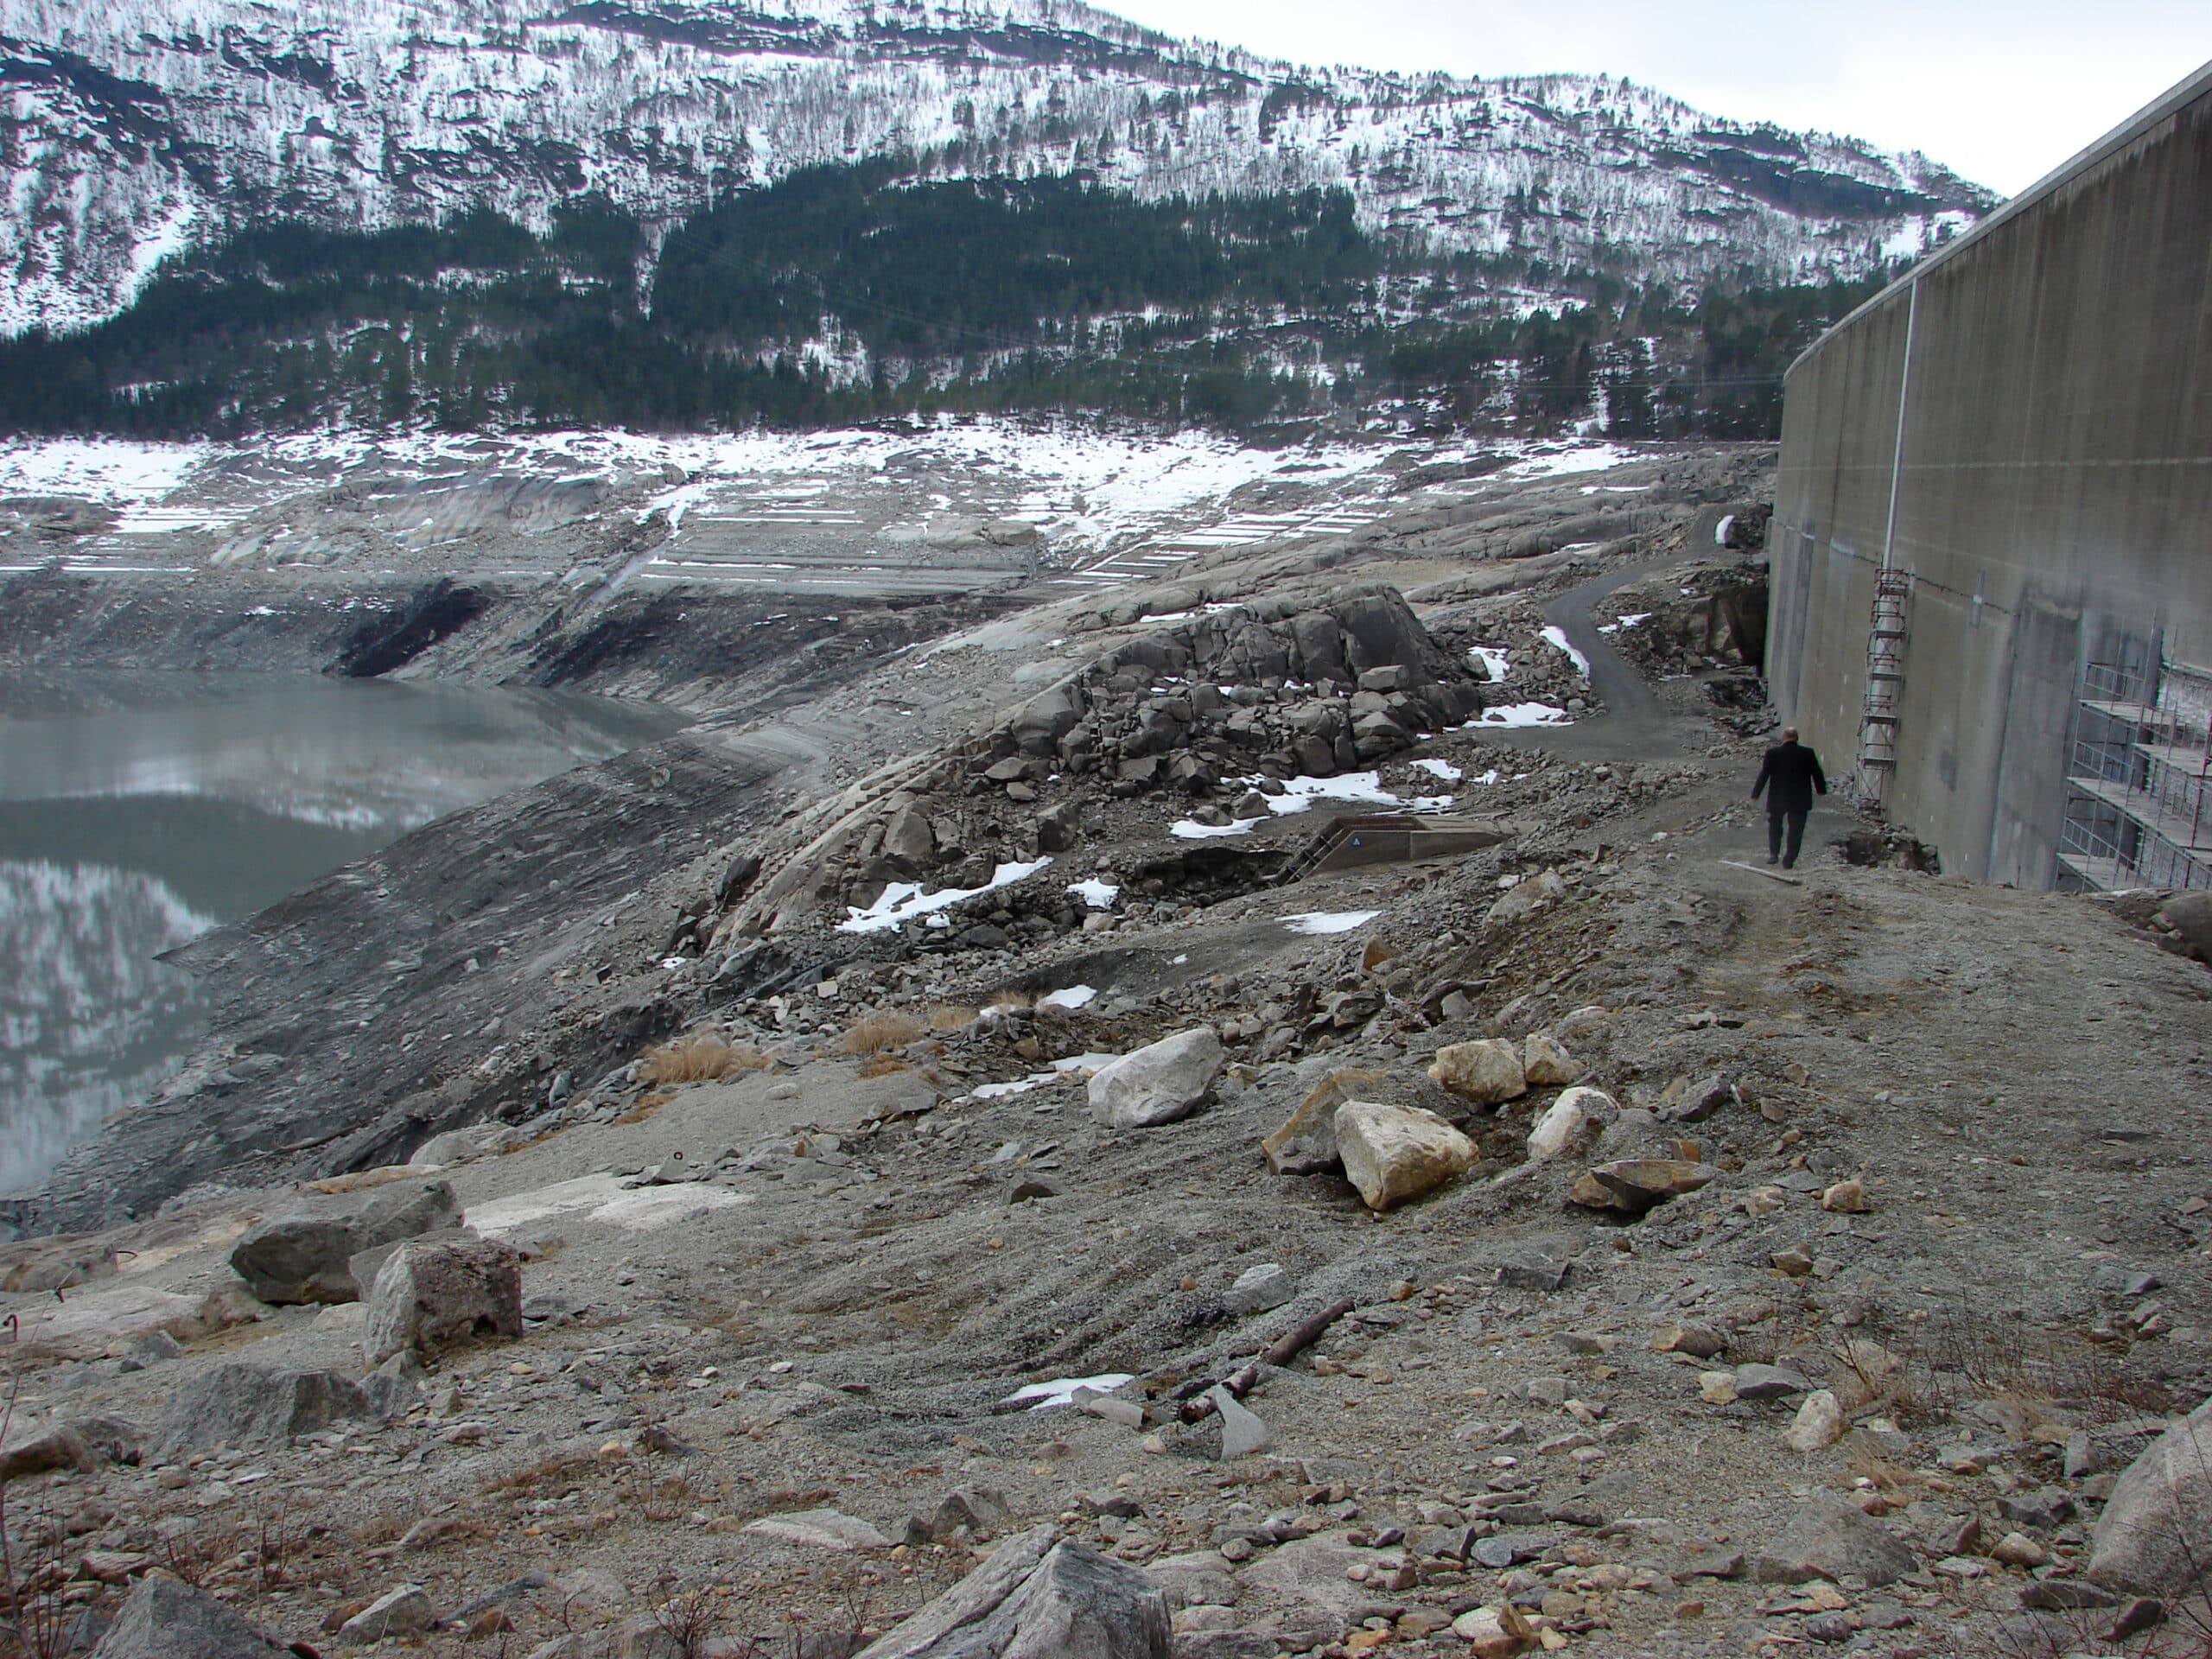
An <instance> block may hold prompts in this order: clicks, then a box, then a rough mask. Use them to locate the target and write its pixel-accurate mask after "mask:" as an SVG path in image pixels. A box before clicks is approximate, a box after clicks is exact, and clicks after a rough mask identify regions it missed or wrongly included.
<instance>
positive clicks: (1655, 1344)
mask: <svg viewBox="0 0 2212 1659" xmlns="http://www.w3.org/2000/svg"><path fill="white" fill-rule="evenodd" d="M1651 1351H1652V1352H1653V1353H1655V1354H1688V1356H1689V1357H1691V1358H1693V1359H1711V1358H1713V1357H1715V1356H1716V1355H1719V1354H1724V1353H1726V1352H1727V1351H1728V1338H1726V1337H1724V1336H1722V1335H1721V1334H1720V1332H1718V1331H1716V1330H1714V1329H1713V1327H1712V1326H1711V1325H1696V1324H1693V1323H1690V1322H1688V1321H1687V1320H1686V1321H1684V1322H1683V1323H1682V1324H1681V1325H1661V1326H1660V1327H1659V1329H1658V1330H1657V1332H1655V1333H1654V1334H1653V1336H1652V1338H1651Z"/></svg>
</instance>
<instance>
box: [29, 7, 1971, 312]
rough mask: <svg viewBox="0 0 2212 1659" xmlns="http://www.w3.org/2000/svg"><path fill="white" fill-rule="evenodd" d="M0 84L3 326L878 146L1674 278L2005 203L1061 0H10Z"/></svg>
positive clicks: (1660, 122) (1859, 162)
mask: <svg viewBox="0 0 2212 1659" xmlns="http://www.w3.org/2000/svg"><path fill="white" fill-rule="evenodd" d="M0 81H4V83H5V86H6V92H7V99H6V107H7V111H8V121H9V125H10V132H9V143H8V144H7V146H6V148H5V149H4V150H0V167H4V168H5V181H6V188H7V206H6V210H5V212H4V213H0V270H5V271H6V272H7V273H8V275H9V277H10V282H9V283H8V284H7V285H6V287H5V288H4V289H0V329H4V330H5V331H7V332H10V333H16V332H21V331H22V330H23V329H25V328H28V327H47V328H49V329H60V328H65V327H76V326H81V325H83V324H86V323H88V322H91V321H97V320H99V318H102V317H105V316H107V315H112V314H113V313H114V312H115V311H117V310H118V309H119V308H122V307H123V306H124V305H125V304H127V303H128V302H129V300H130V297H131V296H132V295H133V294H135V293H136V291H137V289H138V288H139V286H140V285H142V284H143V282H144V280H145V278H146V277H147V276H148V275H149V273H150V272H151V270H153V268H154V266H155V265H156V264H157V263H158V262H159V260H160V258H161V257H162V256H163V255H165V254H166V253H168V252H169V251H173V250H175V249H177V248H179V247H181V246H183V245H187V244H188V242H190V241H192V240H194V239H195V238H206V237H210V236H214V235H219V234H220V233H222V232H224V231H226V230H227V229H230V228H232V227H235V226H238V225H240V224H242V223H244V222H245V221H247V220H248V219H252V218H257V217H262V218H265V217H270V216H275V217H289V218H302V219H310V220H314V221H316V222H319V223H321V224H324V225H327V226H344V227H359V226H369V227H373V226H386V225H391V224H397V223H405V222H420V221H424V220H430V219H440V218H442V217H445V216H447V215H448V214H450V213H454V212H457V211H460V210H461V209H464V208H467V207H473V206H477V205H480V204H481V205H487V206H490V207H494V208H496V209H499V211H502V212H504V213H509V214H511V215H512V216H513V217H515V218H517V219H521V220H522V221H523V222H524V223H525V224H528V225H530V226H532V227H533V228H540V227H542V226H543V225H544V224H545V222H546V220H547V218H548V215H549V213H550V210H551V208H552V207H553V205H554V204H555V203H556V202H557V201H559V200H561V199H563V197H564V196H568V195H571V194H575V193H577V192H580V191H586V190H603V191H605V192H606V193H607V194H608V195H610V196H611V197H613V199H614V200H616V201H617V202H618V203H619V204H620V205H621V206H623V207H626V208H628V209H630V210H632V211H633V212H635V213H639V215H640V216H641V217H644V218H645V219H649V220H652V221H654V222H656V223H658V224H660V225H662V226H666V225H668V224H670V223H671V222H673V221H674V220H676V219H679V218H681V217H682V216H683V214H684V213H688V212H690V211H691V210H692V209H694V208H696V207H699V206H701V205H702V204H703V203H704V202H706V201H707V200H709V199H710V198H712V197H713V196H715V195H716V194H721V193H723V192H726V191H728V190H731V189H734V188H742V187H744V186H747V185H749V184H754V183H759V182H760V181H764V180H766V179H770V178H772V177H775V176H777V175H781V174H783V173H785V172H787V171H789V170H790V169H791V168H796V167H798V166H802V165H805V164H808V163H812V162H836V161H845V160H850V159H854V158H855V157H858V156H868V155H875V154H882V153H893V152H897V153H910V154H914V155H917V156H925V157H927V158H929V161H930V164H931V165H932V166H933V167H934V168H936V169H937V171H938V174H939V175H944V174H945V173H952V174H970V173H972V174H984V173H1012V174H1018V175H1036V174H1063V173H1069V172H1082V173H1084V174H1086V175H1091V176H1096V178H1098V179H1099V180H1100V181H1103V182H1106V183H1109V184H1112V185H1114V186H1116V187H1118V188H1124V189H1128V190H1130V191H1132V192H1135V193H1136V194H1141V195H1147V196H1156V195H1163V194H1176V193H1188V194H1204V193H1205V192H1207V191H1213V190H1219V191H1223V192H1251V191H1262V190H1280V189H1287V188H1306V187H1308V186H1320V187H1325V188H1345V189H1348V190H1350V191H1351V193H1352V194H1353V195H1354V197H1355V199H1356V200H1357V204H1358V212H1359V216H1360V218H1361V220H1362V222H1363V225H1365V226H1367V227H1368V228H1369V229H1370V230H1395V231H1398V232H1405V233H1408V234H1411V235H1415V236H1418V237H1421V238H1425V239H1427V240H1428V241H1430V242H1431V243H1432V244H1433V245H1437V246H1440V247H1443V248H1448V249H1452V250H1465V251H1475V252H1480V253H1499V252H1504V251H1518V252H1521V253H1523V254H1526V255H1528V256H1529V257H1538V258H1542V259H1544V260H1546V261H1548V262H1549V263H1551V264H1554V265H1559V264H1567V263H1572V264H1586V265H1587V264H1601V263H1604V262H1605V261H1606V260H1607V259H1609V258H1611V259H1614V260H1618V259H1619V258H1621V257H1626V258H1627V259H1628V260H1629V261H1630V264H1632V265H1633V267H1634V270H1635V274H1636V275H1637V277H1639V278H1642V279H1645V280H1661V281H1666V282H1669V283H1675V284H1676V285H1678V286H1681V285H1690V284H1694V283H1697V282H1699V281H1700V279H1702V278H1705V277H1710V276H1712V275H1713V274H1715V273H1719V272H1724V271H1726V272H1733V271H1734V270H1737V269H1738V267H1740V266H1745V265H1749V266H1751V268H1753V269H1754V270H1757V271H1758V272H1759V273H1760V274H1761V275H1762V276H1763V277H1767V278H1770V279H1777V280H1788V279H1795V278H1825V277H1829V276H1857V275H1861V274H1864V273H1866V271H1867V270H1871V269H1872V268H1873V267H1874V266H1875V265H1876V264H1878V263H1879V262H1880V261H1881V260H1882V259H1884V258H1885V257H1896V256H1897V255H1898V254H1899V253H1902V252H1912V251H1918V250H1919V249H1920V248H1922V247H1923V246H1926V245H1929V244H1930V243H1931V242H1932V241H1933V240H1935V239H1936V238H1939V237H1941V236H1943V235H1946V234H1948V233H1949V232H1951V231H1952V230H1955V229H1956V228H1958V227H1960V226H1963V225H1965V224H1967V223H1969V222H1971V220H1972V219H1974V217H1975V216H1977V215H1978V214H1979V213H1980V212H1982V211H1986V208H1987V207H1990V206H1992V205H1993V198H1991V197H1990V196H1989V195H1988V194H1987V193H1986V192H1984V191H1981V190H1979V189H1978V188H1974V187H1973V186H1970V185H1967V184H1965V183H1963V182H1962V181H1960V180H1959V179H1957V178H1956V177H1955V176H1954V175H1951V174H1950V173H1949V172H1948V171H1947V170H1945V169H1944V168H1941V167H1939V166H1936V164H1934V163H1932V162H1929V161H1928V160H1927V158H1926V157H1924V156H1918V155H1916V154H1912V155H1890V154H1885V153H1882V152H1878V151H1876V150H1874V149H1870V148H1869V147H1867V146H1866V145H1864V144H1861V143H1857V142H1855V141H1852V140H1847V139H1840V138H1835V137H1827V136H1823V135H1796V134H1789V133H1785V132H1782V131H1780V130H1777V129H1773V128H1768V127H1759V128H1746V127H1744V126H1741V125H1738V124H1732V123H1727V122H1721V121H1718V120H1715V119H1713V118H1708V117H1707V116H1704V115H1701V114H1700V112H1698V111H1695V110H1694V109H1692V108H1690V107H1689V106H1688V105H1684V104H1681V103H1680V102H1678V101H1676V100H1675V99H1669V98H1667V97H1664V96H1663V95H1662V94H1659V93H1656V92H1651V91H1649V90H1647V89H1644V88H1641V87H1637V86H1630V85H1629V84H1627V83H1625V82H1622V81H1616V80H1608V79H1605V78H1604V77H1598V76H1581V75H1559V76H1541V77H1525V78H1517V79H1491V80H1484V79H1454V78H1450V77H1445V76H1429V77H1418V78H1415V77H1408V76H1403V75H1388V74H1379V73H1370V72H1365V71H1357V70H1346V69H1334V70H1313V69H1304V68H1298V67H1294V66H1291V65H1287V64H1283V63H1278V62H1274V61H1270V60H1265V59H1261V58H1257V57H1255V56H1252V55H1250V54H1245V53H1243V52H1238V51H1235V50H1229V49H1224V48H1219V47H1214V46H1209V45H1205V44H1202V43H1200V44H1191V43H1184V42H1179V41H1172V40H1169V39H1167V38H1166V37H1164V36H1161V35H1154V34H1153V33H1151V32H1149V31H1147V30H1145V29H1139V28H1137V27H1135V25H1133V24H1130V23H1128V22H1123V21H1122V20H1121V19H1118V18H1116V17H1113V16H1110V15H1109V14H1107V13H1104V12H1101V11H1097V10H1092V9H1091V8H1089V7H1086V6H1082V5H1077V4H1070V3H1065V0H974V3H952V4H931V3H919V0H872V3H871V0H782V3H774V0H769V3H721V4H711V3H701V4H683V3H676V0H578V3H574V4H570V5H567V6H565V7H560V8H555V9H549V10H545V11H543V12H532V11H529V10H524V9H522V8H519V7H516V6H512V5H510V4H508V3H506V0H436V3H429V0H300V3H296V4H294V5H290V6H288V7H285V8H283V9H281V10H279V9H275V8H269V7H264V6H260V5H255V4H251V3H248V0H110V3H104V4H101V5H99V6H87V5H85V4H83V3H82V0H0Z"/></svg>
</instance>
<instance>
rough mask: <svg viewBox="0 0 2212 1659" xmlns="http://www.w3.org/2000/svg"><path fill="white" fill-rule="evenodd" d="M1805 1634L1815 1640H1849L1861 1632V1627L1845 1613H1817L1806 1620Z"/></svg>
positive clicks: (1829, 1641) (1827, 1641)
mask: <svg viewBox="0 0 2212 1659" xmlns="http://www.w3.org/2000/svg"><path fill="white" fill-rule="evenodd" d="M1804 1630H1805V1635H1806V1637H1807V1638H1808V1640H1811V1641H1814V1642H1825V1643H1835V1642H1848V1641H1850V1640H1851V1638H1852V1637H1854V1636H1856V1635H1858V1634H1859V1627H1858V1626H1857V1625H1856V1624H1853V1623H1852V1622H1851V1619H1850V1617H1849V1615H1847V1614H1845V1613H1840V1612H1827V1613H1815V1614H1814V1615H1813V1616H1812V1617H1811V1618H1808V1619H1807V1620H1806V1621H1805V1625H1804Z"/></svg>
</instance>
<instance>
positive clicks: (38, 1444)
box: [0, 1424, 99, 1481]
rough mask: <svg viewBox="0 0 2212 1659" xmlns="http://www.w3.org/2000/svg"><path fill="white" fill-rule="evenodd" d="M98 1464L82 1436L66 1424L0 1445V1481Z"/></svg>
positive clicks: (83, 1469) (96, 1465) (92, 1467)
mask: <svg viewBox="0 0 2212 1659" xmlns="http://www.w3.org/2000/svg"><path fill="white" fill-rule="evenodd" d="M97 1468H99V1457H98V1456H97V1455H96V1454H95V1453H94V1452H93V1451H92V1446H90V1445H89V1444H88V1443H87V1442H86V1439H85V1437H84V1436H83V1435H81V1434H79V1433H78V1432H77V1431H76V1430H75V1429H73V1428H71V1427H68V1426H67V1425H66V1424H65V1425H57V1426H55V1427H51V1428H43V1429H41V1430H39V1431H38V1432H37V1433H33V1434H29V1435H27V1436H25V1437H24V1438H23V1439H22V1440H16V1442H15V1443H14V1444H12V1445H10V1446H0V1481H9V1480H22V1479H24V1478H27V1477H29V1476H31V1475H42V1474H46V1473H47V1472H48V1471H51V1470H55V1469H76V1470H81V1471H87V1472H89V1471H92V1470H94V1469H97Z"/></svg>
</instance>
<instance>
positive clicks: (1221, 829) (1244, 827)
mask: <svg viewBox="0 0 2212 1659" xmlns="http://www.w3.org/2000/svg"><path fill="white" fill-rule="evenodd" d="M1258 822H1259V820H1258V819H1257V818H1239V819H1237V820H1236V823H1199V822H1198V820H1197V819H1196V818H1178V819H1177V820H1176V821H1175V822H1174V823H1172V824H1170V825H1169V826H1168V833H1169V834H1170V835H1172V836H1175V837H1176V839H1178V840H1179V841H1211V840H1213V839H1214V838H1215V837H1217V836H1244V835H1249V834H1250V833H1251V831H1252V826H1253V825H1254V824H1255V823H1258Z"/></svg>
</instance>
